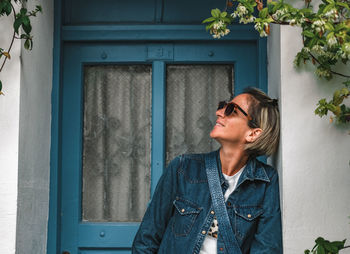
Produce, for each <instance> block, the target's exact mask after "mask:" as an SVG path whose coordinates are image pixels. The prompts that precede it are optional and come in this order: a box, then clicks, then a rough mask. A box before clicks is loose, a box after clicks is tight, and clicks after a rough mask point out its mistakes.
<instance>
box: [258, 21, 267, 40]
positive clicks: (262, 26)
mask: <svg viewBox="0 0 350 254" xmlns="http://www.w3.org/2000/svg"><path fill="white" fill-rule="evenodd" d="M254 28H255V30H256V31H258V32H259V34H260V37H266V36H268V33H267V32H266V30H268V29H269V24H268V23H267V22H257V23H255V25H254Z"/></svg>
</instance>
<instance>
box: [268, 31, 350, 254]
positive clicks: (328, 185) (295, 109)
mask: <svg viewBox="0 0 350 254" xmlns="http://www.w3.org/2000/svg"><path fill="white" fill-rule="evenodd" d="M275 30H276V29H275V27H274V29H273V30H272V33H274V31H275ZM277 30H279V29H277ZM277 33H280V36H274V37H271V38H270V39H269V86H270V87H269V89H271V93H272V94H276V95H278V94H279V98H280V109H281V125H282V126H281V144H280V151H279V152H280V153H279V155H278V160H277V162H278V163H279V167H281V170H282V172H281V175H282V177H281V180H282V184H281V185H282V198H283V205H282V209H283V210H282V212H283V234H284V252H285V253H287V254H294V253H303V251H304V250H305V249H306V248H312V247H313V245H314V240H315V239H316V238H317V237H318V236H323V237H325V238H326V239H329V240H343V239H345V238H347V239H349V240H348V241H347V245H350V225H349V222H350V219H349V218H348V216H349V215H350V202H349V198H350V167H349V160H350V135H349V134H348V132H349V127H347V128H346V127H344V126H337V125H335V124H330V123H329V121H328V118H327V117H325V118H319V117H318V116H316V115H314V113H313V111H314V110H315V108H316V104H317V102H318V100H319V99H320V98H324V97H325V98H327V99H329V98H331V95H332V91H333V90H334V88H336V87H337V82H336V80H334V81H332V82H326V81H322V80H319V79H318V78H316V77H315V75H314V67H313V66H311V65H308V66H306V67H304V68H301V69H299V70H296V69H295V68H294V66H293V60H294V56H295V55H296V53H297V52H298V50H299V49H300V48H301V47H302V42H301V38H300V30H299V29H298V28H294V27H288V26H282V27H281V28H280V31H277ZM299 38H300V39H299ZM279 47H280V51H279V52H280V53H279V54H278V53H276V52H272V51H273V50H276V49H278V48H279ZM276 62H281V67H280V76H279V73H278V72H279V70H277V71H276V69H275V68H274V67H273V66H274V65H276ZM340 69H342V70H343V71H344V70H346V69H347V71H348V70H349V68H348V67H347V68H346V67H340ZM279 80H280V87H279V86H278V81H279ZM271 81H273V82H271ZM338 81H339V80H338ZM338 83H339V82H338ZM341 253H350V250H349V249H347V250H345V251H343V252H341Z"/></svg>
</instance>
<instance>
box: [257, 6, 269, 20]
mask: <svg viewBox="0 0 350 254" xmlns="http://www.w3.org/2000/svg"><path fill="white" fill-rule="evenodd" d="M268 14H269V9H268V8H267V7H265V8H263V9H262V10H261V11H260V12H259V17H260V18H266V17H267V15H268Z"/></svg>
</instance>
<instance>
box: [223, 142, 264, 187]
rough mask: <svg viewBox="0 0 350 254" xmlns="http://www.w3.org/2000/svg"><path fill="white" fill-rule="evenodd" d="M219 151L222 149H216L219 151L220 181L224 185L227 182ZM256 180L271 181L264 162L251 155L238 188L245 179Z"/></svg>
mask: <svg viewBox="0 0 350 254" xmlns="http://www.w3.org/2000/svg"><path fill="white" fill-rule="evenodd" d="M219 151H220V149H219V150H217V151H216V153H217V156H216V159H217V163H218V170H219V177H220V183H221V185H222V184H223V183H224V182H225V178H224V175H223V173H222V168H221V161H220V152H219ZM255 180H259V181H265V182H270V179H269V177H268V176H267V174H266V171H265V169H264V167H263V164H262V163H260V162H259V161H258V160H257V159H256V158H255V157H251V158H249V159H248V162H247V164H246V166H245V168H244V170H243V172H242V174H241V176H240V178H239V180H238V183H237V186H236V188H238V186H239V185H241V184H242V183H243V182H245V181H255Z"/></svg>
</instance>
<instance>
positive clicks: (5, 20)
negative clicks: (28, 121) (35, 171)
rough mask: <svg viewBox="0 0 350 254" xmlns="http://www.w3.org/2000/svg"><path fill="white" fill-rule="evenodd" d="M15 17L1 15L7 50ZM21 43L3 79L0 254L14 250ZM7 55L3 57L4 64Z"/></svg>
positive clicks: (15, 47)
mask: <svg viewBox="0 0 350 254" xmlns="http://www.w3.org/2000/svg"><path fill="white" fill-rule="evenodd" d="M12 23H13V16H10V17H7V16H3V17H0V35H1V36H0V47H1V48H4V50H5V51H7V50H8V47H9V44H10V42H11V38H12V34H13V29H12ZM20 47H21V44H20V42H19V41H15V42H14V45H13V47H12V50H11V52H10V54H11V60H8V61H7V62H6V64H5V66H4V69H3V71H2V72H0V80H1V81H2V83H3V89H2V90H3V92H4V93H5V96H0V139H1V141H0V253H4V254H8V253H15V237H16V210H17V173H18V123H19V96H20V95H19V93H20V75H19V73H20V70H21V69H20V51H21V48H20ZM3 60H4V57H2V58H1V59H0V65H2V63H3Z"/></svg>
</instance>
